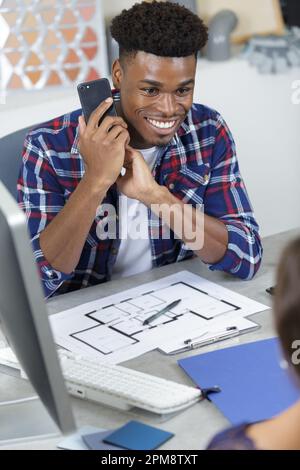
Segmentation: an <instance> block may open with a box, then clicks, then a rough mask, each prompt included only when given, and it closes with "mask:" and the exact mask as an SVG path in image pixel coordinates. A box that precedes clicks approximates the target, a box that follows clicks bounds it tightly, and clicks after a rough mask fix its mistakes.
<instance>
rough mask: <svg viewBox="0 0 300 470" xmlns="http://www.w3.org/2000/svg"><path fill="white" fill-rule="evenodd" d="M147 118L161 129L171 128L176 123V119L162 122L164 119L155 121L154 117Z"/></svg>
mask: <svg viewBox="0 0 300 470" xmlns="http://www.w3.org/2000/svg"><path fill="white" fill-rule="evenodd" d="M147 119H148V121H149V122H150V123H151V124H152V125H153V126H155V127H158V128H159V129H170V128H171V127H173V126H174V124H175V121H169V122H162V121H154V119H149V118H147Z"/></svg>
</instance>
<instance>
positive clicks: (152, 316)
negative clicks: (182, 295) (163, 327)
mask: <svg viewBox="0 0 300 470" xmlns="http://www.w3.org/2000/svg"><path fill="white" fill-rule="evenodd" d="M179 302H181V299H178V300H174V302H171V303H170V304H168V305H166V306H165V307H164V308H163V309H162V310H160V311H159V312H157V313H155V314H154V315H151V317H149V318H147V319H146V320H145V321H144V323H143V326H144V325H149V323H151V322H152V321H153V320H156V318H158V317H160V316H161V315H163V314H164V313H166V312H168V311H169V310H171V309H172V308H174V307H176V305H178V304H179Z"/></svg>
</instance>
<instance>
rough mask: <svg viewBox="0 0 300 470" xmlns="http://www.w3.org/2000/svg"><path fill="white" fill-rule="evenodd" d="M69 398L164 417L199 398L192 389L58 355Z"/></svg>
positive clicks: (147, 375) (193, 388) (198, 392)
mask: <svg viewBox="0 0 300 470" xmlns="http://www.w3.org/2000/svg"><path fill="white" fill-rule="evenodd" d="M59 357H60V360H61V366H62V370H63V375H64V377H65V379H66V386H67V389H68V391H69V393H70V394H71V395H74V396H76V397H79V398H83V399H86V400H91V401H95V402H100V403H104V404H106V405H109V406H113V407H114V408H119V409H122V410H128V409H130V408H132V407H137V408H142V409H145V410H148V411H151V412H153V413H158V414H166V413H172V412H176V411H180V410H183V409H184V408H187V407H188V406H190V405H192V404H194V403H196V402H197V401H198V400H199V399H200V398H201V391H200V390H199V389H197V388H195V387H189V386H186V385H181V384H178V383H177V382H172V381H170V380H165V379H161V378H159V377H155V376H153V375H150V374H144V373H143V372H138V371H135V370H132V369H128V368H127V367H123V366H119V365H117V366H115V365H108V364H103V363H99V362H96V361H94V360H90V359H86V358H82V357H77V356H74V355H72V354H70V353H68V352H67V351H62V350H60V351H59Z"/></svg>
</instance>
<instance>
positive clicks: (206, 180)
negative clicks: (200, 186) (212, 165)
mask: <svg viewBox="0 0 300 470" xmlns="http://www.w3.org/2000/svg"><path fill="white" fill-rule="evenodd" d="M208 181H209V176H208V175H204V184H207V183H208Z"/></svg>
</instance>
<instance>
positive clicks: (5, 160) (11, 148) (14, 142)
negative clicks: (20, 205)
mask: <svg viewBox="0 0 300 470" xmlns="http://www.w3.org/2000/svg"><path fill="white" fill-rule="evenodd" d="M33 127H34V126H30V127H26V128H25V129H20V130H19V131H16V132H12V133H11V134H8V135H6V136H5V137H1V139H0V180H1V181H2V182H3V184H4V185H5V186H6V188H7V189H8V190H9V192H10V193H11V195H12V196H13V197H14V198H15V199H16V197H17V180H18V176H19V171H20V168H21V162H22V159H21V157H22V149H23V144H24V140H25V136H26V134H27V132H29V131H30V129H32V128H33Z"/></svg>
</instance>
